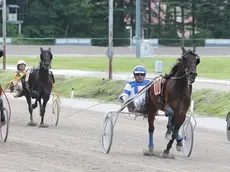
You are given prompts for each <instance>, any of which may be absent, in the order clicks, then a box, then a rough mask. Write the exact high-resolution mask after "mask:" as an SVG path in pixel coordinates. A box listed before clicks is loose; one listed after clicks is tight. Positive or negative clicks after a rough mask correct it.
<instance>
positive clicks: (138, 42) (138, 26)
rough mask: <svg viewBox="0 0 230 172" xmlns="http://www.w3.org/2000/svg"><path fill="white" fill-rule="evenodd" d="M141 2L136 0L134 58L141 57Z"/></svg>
mask: <svg viewBox="0 0 230 172" xmlns="http://www.w3.org/2000/svg"><path fill="white" fill-rule="evenodd" d="M140 1H141V0H136V57H138V58H140V57H141V2H140Z"/></svg>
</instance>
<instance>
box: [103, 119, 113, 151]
mask: <svg viewBox="0 0 230 172" xmlns="http://www.w3.org/2000/svg"><path fill="white" fill-rule="evenodd" d="M112 142H113V118H112V116H108V115H106V116H105V119H104V124H103V133H102V146H103V151H104V153H109V151H110V149H111V146H112Z"/></svg>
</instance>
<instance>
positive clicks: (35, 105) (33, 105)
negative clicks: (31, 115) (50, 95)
mask: <svg viewBox="0 0 230 172" xmlns="http://www.w3.org/2000/svg"><path fill="white" fill-rule="evenodd" d="M36 107H38V98H36V100H35V103H34V104H32V108H33V109H35V108H36Z"/></svg>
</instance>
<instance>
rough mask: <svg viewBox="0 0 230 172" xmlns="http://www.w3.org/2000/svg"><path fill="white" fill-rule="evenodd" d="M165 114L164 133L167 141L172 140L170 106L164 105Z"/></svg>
mask: <svg viewBox="0 0 230 172" xmlns="http://www.w3.org/2000/svg"><path fill="white" fill-rule="evenodd" d="M165 114H166V116H168V124H167V131H166V133H165V138H166V139H168V140H171V139H172V137H171V136H172V118H173V114H174V111H173V110H172V108H171V107H170V105H166V106H165Z"/></svg>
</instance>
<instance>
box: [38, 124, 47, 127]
mask: <svg viewBox="0 0 230 172" xmlns="http://www.w3.org/2000/svg"><path fill="white" fill-rule="evenodd" d="M39 127H40V128H48V127H49V125H46V124H40V125H39Z"/></svg>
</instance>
